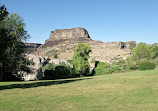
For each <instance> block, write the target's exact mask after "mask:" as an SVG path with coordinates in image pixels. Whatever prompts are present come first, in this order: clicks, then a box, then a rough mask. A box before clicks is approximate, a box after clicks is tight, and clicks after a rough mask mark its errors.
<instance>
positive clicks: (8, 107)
mask: <svg viewBox="0 0 158 111" xmlns="http://www.w3.org/2000/svg"><path fill="white" fill-rule="evenodd" d="M157 98H158V69H155V70H150V71H133V72H127V73H118V74H110V75H101V76H93V77H82V78H73V79H63V80H50V81H47V80H45V81H30V82H0V101H1V102H0V111H33V110H36V111H37V110H38V111H157V109H158V99H157Z"/></svg>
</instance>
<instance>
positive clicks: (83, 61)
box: [73, 43, 91, 75]
mask: <svg viewBox="0 0 158 111" xmlns="http://www.w3.org/2000/svg"><path fill="white" fill-rule="evenodd" d="M90 52H91V50H90V46H89V45H87V44H83V43H80V44H78V45H77V46H76V47H75V52H74V55H73V68H74V70H75V73H76V74H79V75H87V74H88V73H89V69H90V65H89V62H88V58H89V53H90Z"/></svg>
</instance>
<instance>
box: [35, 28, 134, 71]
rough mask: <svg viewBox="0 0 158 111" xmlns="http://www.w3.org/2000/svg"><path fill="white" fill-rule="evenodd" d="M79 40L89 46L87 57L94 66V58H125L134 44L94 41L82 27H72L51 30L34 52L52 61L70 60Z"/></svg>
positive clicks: (106, 59)
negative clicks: (46, 38)
mask: <svg viewBox="0 0 158 111" xmlns="http://www.w3.org/2000/svg"><path fill="white" fill-rule="evenodd" d="M81 42H82V43H87V44H89V45H90V47H91V50H92V52H91V53H90V58H89V62H90V63H91V66H94V64H93V63H92V61H94V60H96V61H101V62H109V63H111V62H114V61H118V60H120V59H125V58H126V57H128V56H129V53H128V52H130V48H129V47H130V44H131V43H135V44H136V42H135V41H130V42H101V41H94V40H92V39H91V38H90V36H89V34H88V31H87V30H85V29H84V28H72V29H63V30H55V31H51V34H50V37H49V39H48V40H46V41H45V43H44V44H43V45H41V46H40V47H39V48H38V50H37V52H36V54H37V55H48V56H49V58H50V59H51V61H52V62H53V61H68V60H72V58H73V53H74V47H75V46H76V45H77V44H78V43H81ZM53 53H56V54H57V55H58V58H54V57H53ZM92 64H93V65H92ZM92 68H93V67H92Z"/></svg>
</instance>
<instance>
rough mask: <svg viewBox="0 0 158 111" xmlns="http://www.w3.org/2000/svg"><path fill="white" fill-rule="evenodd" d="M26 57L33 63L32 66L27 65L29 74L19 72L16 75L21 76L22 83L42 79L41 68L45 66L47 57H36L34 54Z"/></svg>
mask: <svg viewBox="0 0 158 111" xmlns="http://www.w3.org/2000/svg"><path fill="white" fill-rule="evenodd" d="M26 57H27V58H28V59H29V60H30V61H32V62H33V64H31V65H29V68H30V69H31V72H30V73H26V72H23V71H21V72H19V73H18V74H19V75H21V76H22V77H21V79H22V80H24V81H30V80H39V79H42V78H43V74H42V66H43V65H45V64H47V63H48V61H49V59H48V57H44V56H37V55H34V54H26Z"/></svg>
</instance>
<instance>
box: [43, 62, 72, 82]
mask: <svg viewBox="0 0 158 111" xmlns="http://www.w3.org/2000/svg"><path fill="white" fill-rule="evenodd" d="M42 70H43V72H44V79H49V80H50V79H66V78H70V77H71V76H72V68H71V67H70V66H67V65H66V64H65V63H61V64H60V65H58V66H56V65H55V64H53V63H49V64H47V65H46V66H44V67H43V68H42Z"/></svg>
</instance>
